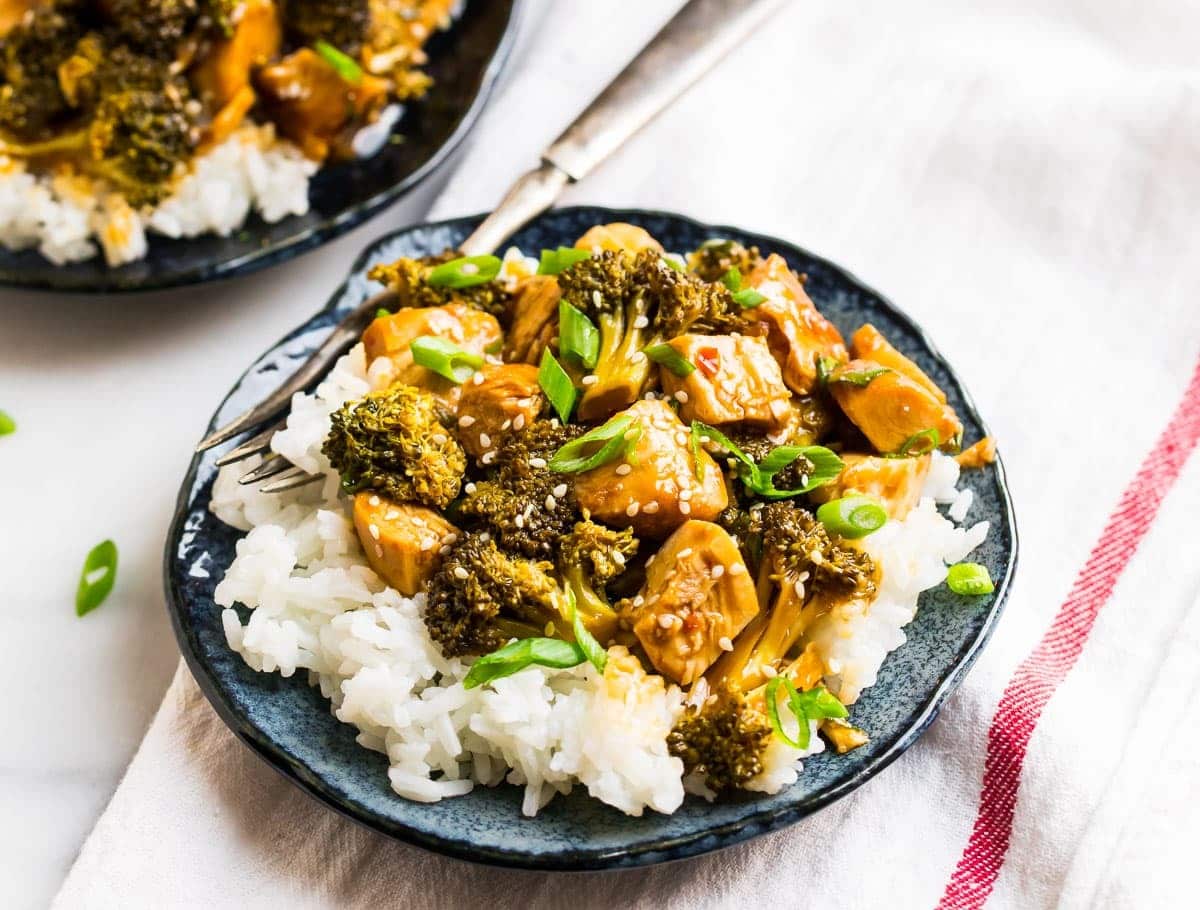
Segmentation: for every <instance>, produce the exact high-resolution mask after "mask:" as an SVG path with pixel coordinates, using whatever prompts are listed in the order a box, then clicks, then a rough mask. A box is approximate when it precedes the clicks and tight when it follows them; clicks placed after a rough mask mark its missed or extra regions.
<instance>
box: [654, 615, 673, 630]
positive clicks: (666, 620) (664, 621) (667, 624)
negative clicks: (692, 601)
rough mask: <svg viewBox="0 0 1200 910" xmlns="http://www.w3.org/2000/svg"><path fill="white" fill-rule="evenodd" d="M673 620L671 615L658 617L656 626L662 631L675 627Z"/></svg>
mask: <svg viewBox="0 0 1200 910" xmlns="http://www.w3.org/2000/svg"><path fill="white" fill-rule="evenodd" d="M675 620H676V617H675V616H673V615H672V614H670V613H664V614H663V615H662V616H660V617H658V624H659V625H660V626H662V627H663V628H664V629H669V628H671V626H673V625H675Z"/></svg>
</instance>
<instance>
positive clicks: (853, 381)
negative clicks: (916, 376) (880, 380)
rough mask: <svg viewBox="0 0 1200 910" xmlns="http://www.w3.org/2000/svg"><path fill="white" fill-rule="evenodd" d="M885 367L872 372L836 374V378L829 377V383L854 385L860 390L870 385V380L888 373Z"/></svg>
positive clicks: (859, 371)
mask: <svg viewBox="0 0 1200 910" xmlns="http://www.w3.org/2000/svg"><path fill="white" fill-rule="evenodd" d="M890 372H891V370H889V369H888V368H887V367H878V368H876V369H874V370H849V371H847V372H845V373H838V374H837V375H836V376H830V377H829V381H830V382H844V383H847V384H848V385H856V386H858V387H859V388H860V389H861V388H864V387H866V386H869V385H870V384H871V380H872V379H874V378H875V377H876V376H882V375H883V374H884V373H890Z"/></svg>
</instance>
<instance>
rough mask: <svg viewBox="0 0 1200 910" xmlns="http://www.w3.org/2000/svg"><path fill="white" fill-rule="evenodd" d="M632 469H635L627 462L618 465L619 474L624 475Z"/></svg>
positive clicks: (619, 475)
mask: <svg viewBox="0 0 1200 910" xmlns="http://www.w3.org/2000/svg"><path fill="white" fill-rule="evenodd" d="M632 470H633V468H631V467H630V466H629V465H627V464H619V465H617V476H618V477H624V476H625V475H626V474H628V473H629V472H630V471H632Z"/></svg>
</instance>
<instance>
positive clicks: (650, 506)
mask: <svg viewBox="0 0 1200 910" xmlns="http://www.w3.org/2000/svg"><path fill="white" fill-rule="evenodd" d="M642 511H643V512H645V513H646V514H647V515H653V514H654V513H655V512H657V511H658V500H656V499H652V500H650V501H649V502H648V503H646V505H645V506H643V507H642Z"/></svg>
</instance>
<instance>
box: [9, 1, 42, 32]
mask: <svg viewBox="0 0 1200 910" xmlns="http://www.w3.org/2000/svg"><path fill="white" fill-rule="evenodd" d="M40 2H41V0H0V38H3V37H4V36H5V35H7V34H8V33H9V31H11V30H12V28H13V27H14V26H16V25H18V24H19V23H20V22H21V20H22V19H24V18H25V14H26V13H27V12H29V11H30V10H31V9H33V8H34V7H35V6H37V5H38V4H39V3H40Z"/></svg>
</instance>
